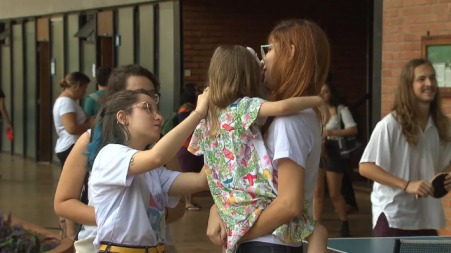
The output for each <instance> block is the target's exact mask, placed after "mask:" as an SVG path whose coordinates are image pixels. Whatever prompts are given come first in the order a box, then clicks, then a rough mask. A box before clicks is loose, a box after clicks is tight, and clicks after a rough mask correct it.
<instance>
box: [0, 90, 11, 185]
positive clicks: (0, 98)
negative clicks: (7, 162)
mask: <svg viewBox="0 0 451 253" xmlns="http://www.w3.org/2000/svg"><path fill="white" fill-rule="evenodd" d="M0 112H1V114H2V115H1V116H0V141H1V140H2V139H1V136H2V135H3V121H2V119H4V120H5V121H6V130H8V129H11V132H12V131H13V127H12V125H11V121H10V120H9V116H8V112H7V111H6V107H5V93H4V92H3V90H2V89H1V88H0ZM0 178H2V175H1V174H0Z"/></svg>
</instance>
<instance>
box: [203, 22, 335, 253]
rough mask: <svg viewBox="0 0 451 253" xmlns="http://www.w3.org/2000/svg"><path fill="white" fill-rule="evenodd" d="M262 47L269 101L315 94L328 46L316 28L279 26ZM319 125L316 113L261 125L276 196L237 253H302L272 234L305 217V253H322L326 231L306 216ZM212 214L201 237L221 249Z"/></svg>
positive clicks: (313, 180) (315, 167)
mask: <svg viewBox="0 0 451 253" xmlns="http://www.w3.org/2000/svg"><path fill="white" fill-rule="evenodd" d="M263 48H265V49H266V48H267V49H268V52H267V53H266V54H263V55H262V56H263V59H264V62H265V66H264V70H265V80H264V83H265V85H266V87H267V88H268V89H269V97H268V98H269V101H280V100H284V99H288V98H294V97H304V96H314V95H318V94H319V92H320V90H321V87H322V85H323V83H324V82H325V81H326V77H327V73H328V70H329V64H330V49H329V42H328V39H327V37H326V35H325V34H324V32H323V31H322V30H321V28H319V27H318V26H317V25H316V24H314V23H312V22H310V21H307V20H288V21H283V22H281V23H280V24H278V25H277V26H276V27H275V28H274V29H273V31H272V32H271V34H270V35H269V45H265V46H262V49H263ZM212 95H213V94H212ZM322 122H327V121H325V120H324V119H321V117H320V114H318V113H317V110H314V109H307V110H303V111H300V112H298V113H296V114H292V115H289V116H279V117H275V118H271V119H269V120H268V122H267V123H266V125H264V126H263V128H262V130H263V136H264V139H265V142H266V148H267V149H268V150H267V151H268V155H269V158H270V161H271V163H272V165H273V166H274V173H275V174H276V175H277V180H278V182H277V183H278V187H277V190H278V194H277V197H276V198H275V199H274V201H272V202H271V204H269V206H268V207H267V208H266V209H265V210H264V211H263V212H262V213H261V215H260V216H259V217H258V219H257V220H256V222H255V223H254V225H253V226H252V228H250V229H249V230H248V231H247V232H246V233H245V234H244V235H243V236H242V237H241V238H240V241H239V246H238V250H237V252H262V253H265V252H273V251H274V250H277V252H303V250H302V242H297V243H292V242H282V241H281V240H280V239H279V238H276V237H275V236H273V235H272V233H273V232H274V231H275V230H276V229H278V227H280V226H282V225H284V224H289V223H290V222H292V221H296V219H298V218H297V217H299V216H301V215H303V216H305V219H303V221H304V223H305V230H306V231H304V233H302V236H306V237H305V239H307V240H308V241H309V251H311V252H326V247H325V245H326V244H327V231H326V229H325V228H324V227H323V226H322V225H320V224H318V223H316V224H315V222H314V221H313V216H312V200H313V193H314V190H315V183H316V176H317V173H318V164H319V160H320V155H321V143H322V138H321V128H322ZM265 130H266V131H265ZM217 210H218V209H217V207H216V205H214V206H213V207H212V209H211V212H210V220H209V227H208V230H207V235H208V236H209V237H210V240H211V241H212V242H213V243H215V244H217V245H224V242H225V241H226V237H227V236H228V235H230V234H228V232H229V231H225V227H224V225H223V223H222V220H221V219H220V218H219V215H218V211H217ZM218 233H220V235H219V236H218ZM303 239H304V238H303Z"/></svg>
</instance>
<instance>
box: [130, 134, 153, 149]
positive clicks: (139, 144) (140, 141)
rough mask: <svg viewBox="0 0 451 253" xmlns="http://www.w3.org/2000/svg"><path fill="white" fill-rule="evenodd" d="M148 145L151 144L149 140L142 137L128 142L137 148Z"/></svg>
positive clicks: (133, 147)
mask: <svg viewBox="0 0 451 253" xmlns="http://www.w3.org/2000/svg"><path fill="white" fill-rule="evenodd" d="M147 145H149V142H148V141H145V140H143V139H142V138H133V137H131V140H130V141H129V142H128V145H127V146H128V147H130V148H132V149H136V150H144V149H146V147H147Z"/></svg>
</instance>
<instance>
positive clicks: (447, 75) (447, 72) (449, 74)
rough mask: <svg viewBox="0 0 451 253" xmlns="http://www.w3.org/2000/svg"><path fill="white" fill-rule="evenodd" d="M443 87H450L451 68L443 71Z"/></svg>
mask: <svg viewBox="0 0 451 253" xmlns="http://www.w3.org/2000/svg"><path fill="white" fill-rule="evenodd" d="M444 86H445V87H451V68H450V67H447V68H446V69H445V85H444Z"/></svg>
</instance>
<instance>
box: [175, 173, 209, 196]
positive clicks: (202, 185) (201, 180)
mask: <svg viewBox="0 0 451 253" xmlns="http://www.w3.org/2000/svg"><path fill="white" fill-rule="evenodd" d="M205 190H208V182H207V175H206V173H205V166H204V168H202V171H201V172H199V173H194V172H187V173H180V175H179V176H178V177H177V178H176V179H175V180H174V182H173V183H172V185H171V188H169V191H168V195H169V196H182V195H186V194H193V193H196V192H201V191H205Z"/></svg>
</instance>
